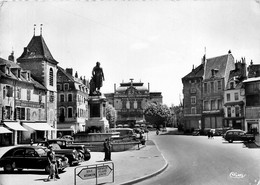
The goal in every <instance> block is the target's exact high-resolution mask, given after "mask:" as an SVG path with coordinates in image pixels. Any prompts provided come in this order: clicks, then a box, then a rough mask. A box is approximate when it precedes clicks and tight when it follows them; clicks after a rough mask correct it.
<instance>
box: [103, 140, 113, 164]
mask: <svg viewBox="0 0 260 185" xmlns="http://www.w3.org/2000/svg"><path fill="white" fill-rule="evenodd" d="M103 146H104V152H105V158H104V161H111V143H110V139H109V138H108V139H106V140H105V141H104V143H103Z"/></svg>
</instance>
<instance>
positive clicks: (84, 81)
mask: <svg viewBox="0 0 260 185" xmlns="http://www.w3.org/2000/svg"><path fill="white" fill-rule="evenodd" d="M83 84H84V85H87V83H86V78H85V76H84V79H83Z"/></svg>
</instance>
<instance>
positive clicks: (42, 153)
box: [35, 148, 46, 156]
mask: <svg viewBox="0 0 260 185" xmlns="http://www.w3.org/2000/svg"><path fill="white" fill-rule="evenodd" d="M35 151H36V152H37V153H38V155H39V156H42V155H44V154H45V153H46V151H45V150H44V149H42V148H37V149H35Z"/></svg>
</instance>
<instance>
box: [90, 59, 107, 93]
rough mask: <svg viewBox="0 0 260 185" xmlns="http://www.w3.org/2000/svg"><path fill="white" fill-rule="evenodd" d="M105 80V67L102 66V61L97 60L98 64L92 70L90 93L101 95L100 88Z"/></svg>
mask: <svg viewBox="0 0 260 185" xmlns="http://www.w3.org/2000/svg"><path fill="white" fill-rule="evenodd" d="M104 80H105V77H104V73H103V69H102V68H101V67H100V63H99V62H97V63H96V66H95V67H94V68H93V70H92V78H91V80H90V93H89V94H90V95H92V96H95V95H97V96H100V95H101V93H100V88H101V87H102V86H103V81H104Z"/></svg>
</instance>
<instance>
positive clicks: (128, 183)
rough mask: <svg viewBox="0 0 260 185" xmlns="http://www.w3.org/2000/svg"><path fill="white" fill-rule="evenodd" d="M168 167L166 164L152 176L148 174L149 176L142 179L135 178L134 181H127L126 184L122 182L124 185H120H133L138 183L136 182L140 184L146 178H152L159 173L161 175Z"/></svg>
mask: <svg viewBox="0 0 260 185" xmlns="http://www.w3.org/2000/svg"><path fill="white" fill-rule="evenodd" d="M167 167H168V163H167V162H166V164H165V165H164V167H162V168H161V169H160V170H158V171H156V172H154V173H152V174H149V175H146V176H143V177H140V178H137V179H134V180H131V181H128V182H124V183H121V184H120V185H131V184H135V183H138V182H141V181H144V180H146V179H148V178H151V177H154V176H156V175H158V174H160V173H162V172H163V171H164V170H165V169H166V168H167Z"/></svg>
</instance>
